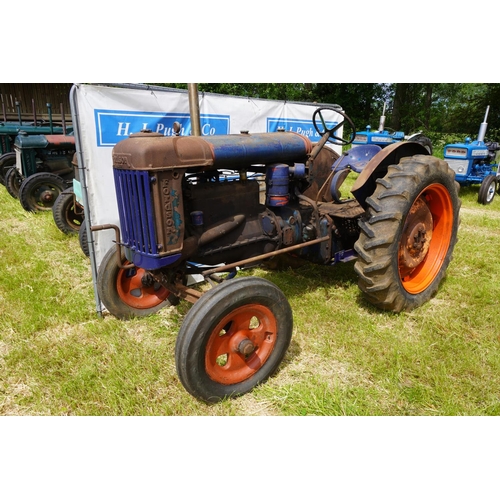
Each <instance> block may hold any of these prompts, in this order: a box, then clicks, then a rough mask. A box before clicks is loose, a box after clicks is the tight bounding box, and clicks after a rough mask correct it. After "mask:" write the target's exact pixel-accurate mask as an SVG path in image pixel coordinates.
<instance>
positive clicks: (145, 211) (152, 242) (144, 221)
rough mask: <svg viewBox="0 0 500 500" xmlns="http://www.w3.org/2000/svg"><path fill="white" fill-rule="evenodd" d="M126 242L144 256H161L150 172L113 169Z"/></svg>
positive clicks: (121, 223)
mask: <svg viewBox="0 0 500 500" xmlns="http://www.w3.org/2000/svg"><path fill="white" fill-rule="evenodd" d="M113 170H114V176H115V188H116V197H117V202H118V214H119V216H120V226H121V231H122V240H123V243H125V245H126V246H128V247H129V248H131V249H132V250H134V251H135V252H139V253H141V254H144V255H151V256H157V255H158V243H157V238H156V231H155V222H154V221H155V217H154V209H153V201H152V196H151V187H150V179H149V173H148V172H146V171H137V170H119V169H116V168H115V169H113Z"/></svg>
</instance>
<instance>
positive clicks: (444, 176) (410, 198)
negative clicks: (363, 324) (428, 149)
mask: <svg viewBox="0 0 500 500" xmlns="http://www.w3.org/2000/svg"><path fill="white" fill-rule="evenodd" d="M366 201H367V204H368V211H367V216H366V218H365V219H363V220H362V221H360V228H361V233H360V237H359V239H358V241H357V242H356V244H355V246H354V248H355V250H356V252H357V253H358V260H357V262H356V264H355V266H354V268H355V270H356V273H357V274H358V277H359V281H358V285H359V287H360V289H361V291H362V292H363V294H364V296H365V298H366V299H367V300H368V301H369V302H370V303H372V304H373V305H375V306H377V307H379V308H380V309H384V310H390V311H394V312H399V311H403V310H405V311H410V310H412V309H414V308H415V307H418V306H420V305H422V304H423V303H424V302H426V301H428V300H430V298H431V297H432V296H433V295H434V294H435V293H436V291H437V289H438V287H439V284H440V283H441V281H442V279H443V278H444V275H445V272H446V269H447V267H448V265H449V263H450V261H451V258H452V254H453V249H454V247H455V244H456V241H457V232H458V225H459V210H460V205H461V201H460V199H459V197H458V184H457V183H456V182H455V174H454V172H453V171H452V170H451V169H450V168H449V167H448V164H447V163H446V162H445V161H443V160H440V159H438V158H435V157H432V156H424V155H417V156H413V157H407V158H403V159H402V160H401V162H400V163H399V165H393V166H390V167H389V168H388V172H387V174H386V175H385V177H383V178H381V179H378V180H377V187H376V189H375V191H374V193H373V195H372V196H370V197H369V198H367V200H366Z"/></svg>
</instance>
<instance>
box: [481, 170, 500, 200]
mask: <svg viewBox="0 0 500 500" xmlns="http://www.w3.org/2000/svg"><path fill="white" fill-rule="evenodd" d="M496 189H497V178H496V176H495V175H487V176H486V177H485V178H484V179H483V182H481V186H480V187H479V193H478V195H477V201H478V202H479V203H481V204H482V205H489V204H490V203H491V202H492V201H493V198H494V197H495V191H496Z"/></svg>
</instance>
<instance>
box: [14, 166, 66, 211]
mask: <svg viewBox="0 0 500 500" xmlns="http://www.w3.org/2000/svg"><path fill="white" fill-rule="evenodd" d="M65 188H66V184H65V183H64V180H63V179H62V178H61V177H59V176H58V175H55V174H52V173H50V172H38V173H36V174H33V175H31V176H29V177H26V178H25V179H24V180H23V182H22V184H21V186H20V188H19V201H20V202H21V205H22V207H23V208H24V210H26V211H27V212H39V211H48V210H52V206H53V205H54V203H55V201H56V199H57V197H58V196H59V195H60V194H61V193H62V192H63V191H64V189H65Z"/></svg>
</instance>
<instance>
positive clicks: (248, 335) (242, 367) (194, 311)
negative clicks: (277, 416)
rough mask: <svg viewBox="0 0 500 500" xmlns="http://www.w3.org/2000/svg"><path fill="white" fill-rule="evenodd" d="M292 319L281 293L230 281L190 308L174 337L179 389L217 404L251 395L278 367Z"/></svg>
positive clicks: (259, 283) (250, 280) (259, 282)
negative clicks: (182, 387)
mask: <svg viewBox="0 0 500 500" xmlns="http://www.w3.org/2000/svg"><path fill="white" fill-rule="evenodd" d="M292 328H293V316H292V310H291V308H290V305H289V303H288V301H287V299H286V297H285V296H284V294H283V292H282V291H281V290H280V289H279V288H278V287H277V286H275V285H274V284H273V283H271V282H269V281H267V280H265V279H262V278H257V277H246V278H238V279H234V280H229V281H226V282H224V283H222V284H221V285H218V286H216V287H215V288H212V289H211V290H210V291H208V292H206V293H205V294H204V295H203V296H202V297H201V298H200V299H199V300H198V301H197V302H196V303H195V304H194V305H193V307H192V308H191V309H190V310H189V312H188V314H187V315H186V317H185V319H184V322H183V324H182V327H181V329H180V331H179V335H178V337H177V342H176V345H175V361H176V367H177V373H178V376H179V379H180V381H181V382H182V385H183V386H184V387H185V389H186V390H187V391H188V392H189V393H190V394H191V395H193V396H194V397H195V398H197V399H200V400H202V401H205V402H207V403H215V402H217V401H220V400H221V399H224V398H229V397H236V396H239V395H242V394H245V393H247V392H249V391H251V390H252V389H253V388H254V387H255V386H257V385H258V384H260V383H262V382H263V381H265V380H266V379H267V378H268V377H270V376H271V375H272V374H273V373H274V372H275V371H276V369H277V368H278V366H279V365H280V363H281V361H282V360H283V357H284V356H285V353H286V351H287V349H288V346H289V344H290V340H291V337H292Z"/></svg>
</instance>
